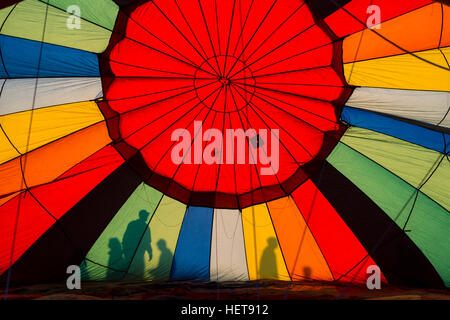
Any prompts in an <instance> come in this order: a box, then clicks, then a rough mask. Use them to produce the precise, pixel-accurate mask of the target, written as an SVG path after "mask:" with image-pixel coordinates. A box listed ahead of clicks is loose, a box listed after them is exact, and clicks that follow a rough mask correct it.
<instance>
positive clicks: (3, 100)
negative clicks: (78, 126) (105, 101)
mask: <svg viewBox="0 0 450 320" xmlns="http://www.w3.org/2000/svg"><path fill="white" fill-rule="evenodd" d="M0 81H1V82H0V89H1V88H3V90H2V91H1V95H0V115H5V114H10V113H16V112H21V111H26V110H30V109H31V108H32V105H33V96H34V92H35V86H36V81H37V79H36V78H33V79H1V80H0ZM37 83H38V85H37V89H36V101H35V104H34V105H35V107H34V108H35V109H37V108H43V107H49V106H55V105H60V104H68V103H75V102H81V101H88V100H94V99H96V98H98V97H99V96H102V95H103V94H102V83H101V80H100V78H39V81H38V82H37Z"/></svg>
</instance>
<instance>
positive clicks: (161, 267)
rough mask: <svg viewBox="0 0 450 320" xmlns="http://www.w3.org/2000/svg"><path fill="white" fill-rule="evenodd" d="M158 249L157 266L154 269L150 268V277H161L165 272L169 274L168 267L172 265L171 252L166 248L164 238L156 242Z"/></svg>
mask: <svg viewBox="0 0 450 320" xmlns="http://www.w3.org/2000/svg"><path fill="white" fill-rule="evenodd" d="M156 245H157V246H158V250H159V251H160V252H161V254H160V256H159V262H158V266H157V267H156V268H155V269H152V270H150V275H151V276H152V278H155V279H159V278H163V277H164V276H165V275H166V274H169V272H170V267H171V265H172V260H173V253H172V251H170V249H169V248H167V243H166V240H164V239H159V240H158V242H157V243H156Z"/></svg>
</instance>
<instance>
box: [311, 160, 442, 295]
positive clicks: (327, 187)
mask: <svg viewBox="0 0 450 320" xmlns="http://www.w3.org/2000/svg"><path fill="white" fill-rule="evenodd" d="M313 181H314V183H315V184H316V185H317V187H318V188H319V190H320V191H321V192H322V193H323V194H324V196H325V197H326V198H327V200H328V201H329V202H330V203H331V205H332V206H333V207H334V208H335V209H336V211H337V212H338V213H339V215H340V216H341V218H342V219H343V220H344V222H345V223H346V224H347V225H348V227H349V228H350V229H351V230H352V232H353V233H354V234H355V236H356V237H357V238H358V239H359V241H360V242H361V244H362V245H363V246H364V248H365V249H366V250H367V252H368V253H369V254H370V255H371V257H372V258H373V260H374V261H375V262H376V263H377V265H378V266H379V267H380V268H381V271H382V272H383V274H384V275H385V277H386V279H387V280H388V282H389V283H391V284H395V285H407V286H416V287H430V288H445V285H444V283H443V281H442V279H441V278H440V276H439V274H438V273H437V272H436V270H435V269H434V267H433V266H432V265H431V263H430V262H429V261H428V259H427V258H426V257H425V255H424V254H423V253H422V251H420V249H419V248H418V247H417V246H416V245H415V244H414V242H413V241H412V240H411V239H410V238H409V237H408V236H407V235H406V233H405V232H403V230H402V229H401V228H399V227H398V226H397V224H396V223H395V222H394V221H392V219H391V218H390V217H389V216H388V215H387V214H386V213H385V212H384V211H383V210H381V209H380V208H379V207H378V206H377V205H376V204H375V203H374V202H373V201H372V200H371V199H370V198H369V197H368V196H367V195H365V194H364V193H363V192H362V191H361V190H359V189H358V188H357V187H356V186H355V185H354V184H353V183H352V182H351V181H350V180H348V179H347V178H346V177H345V176H344V175H343V174H341V173H340V172H339V171H337V170H336V169H335V168H334V167H333V166H332V165H330V164H329V163H328V162H325V164H324V167H323V169H322V173H321V174H318V175H316V176H314V178H313ZM380 187H382V186H380Z"/></svg>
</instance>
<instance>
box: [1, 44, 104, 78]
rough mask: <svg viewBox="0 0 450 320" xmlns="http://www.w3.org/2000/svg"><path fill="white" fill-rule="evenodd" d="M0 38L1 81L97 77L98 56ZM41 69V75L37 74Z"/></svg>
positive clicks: (49, 45)
mask: <svg viewBox="0 0 450 320" xmlns="http://www.w3.org/2000/svg"><path fill="white" fill-rule="evenodd" d="M40 50H41V43H40V42H36V41H32V40H27V39H20V38H15V37H10V36H4V35H0V52H1V58H2V59H1V61H0V78H36V77H98V76H100V71H99V67H98V58H97V55H96V54H93V53H91V52H86V51H82V50H78V49H72V48H66V47H61V46H56V45H53V44H48V43H44V44H43V45H42V58H41V63H40V65H39V55H40ZM38 68H39V69H40V71H39V72H38Z"/></svg>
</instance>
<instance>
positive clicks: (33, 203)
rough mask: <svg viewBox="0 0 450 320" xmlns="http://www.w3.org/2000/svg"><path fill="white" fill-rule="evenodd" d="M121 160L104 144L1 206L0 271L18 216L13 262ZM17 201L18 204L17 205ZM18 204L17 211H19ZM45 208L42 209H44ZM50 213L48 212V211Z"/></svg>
mask: <svg viewBox="0 0 450 320" xmlns="http://www.w3.org/2000/svg"><path fill="white" fill-rule="evenodd" d="M122 163H123V159H122V157H121V156H120V155H119V154H118V153H117V151H116V150H115V149H114V148H113V147H111V146H107V147H105V148H103V149H101V150H100V151H98V152H96V153H95V154H93V155H92V156H91V157H89V158H87V159H86V160H84V161H83V162H81V163H79V164H78V165H76V166H75V167H73V168H72V169H70V170H69V171H67V172H66V173H65V174H64V175H62V176H61V177H59V178H58V180H56V181H55V182H52V183H49V184H45V185H42V186H39V187H35V188H32V189H31V191H30V192H31V193H32V194H31V193H30V192H28V191H26V192H23V193H21V194H20V195H18V196H16V197H15V198H13V199H11V200H10V201H8V202H7V203H5V204H4V205H2V206H1V207H0V274H1V273H3V272H4V271H5V270H7V269H8V267H9V263H10V257H11V248H12V243H13V238H14V226H15V222H16V217H17V216H18V218H19V219H18V221H19V222H18V225H17V232H16V237H15V245H14V256H13V263H14V262H15V261H16V260H17V259H18V258H20V256H21V255H22V254H23V253H24V252H25V251H26V250H27V249H28V248H29V247H30V246H31V245H32V244H33V243H34V242H35V241H36V240H37V239H38V238H39V237H40V236H41V235H42V234H44V233H45V232H46V231H47V230H48V229H49V228H50V227H51V226H52V225H53V223H54V222H55V221H56V220H55V219H59V218H61V217H62V216H63V215H64V214H65V213H66V212H67V211H68V210H69V209H70V208H71V207H73V206H74V205H75V204H76V203H77V202H78V201H80V200H81V199H82V198H83V197H84V196H85V195H86V194H88V193H89V192H90V191H91V190H92V189H93V188H95V186H96V185H98V184H99V183H100V182H101V181H102V180H103V179H105V178H106V177H107V176H108V175H109V174H110V173H111V172H112V171H114V170H115V169H116V168H117V167H119V166H120V165H121V164H122ZM19 204H20V207H19ZM18 208H19V209H20V210H19V214H18V215H17V213H18V211H17V210H18ZM44 208H45V209H44ZM49 213H50V214H49Z"/></svg>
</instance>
